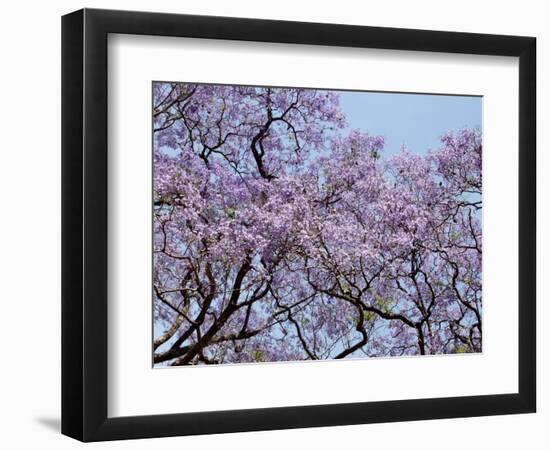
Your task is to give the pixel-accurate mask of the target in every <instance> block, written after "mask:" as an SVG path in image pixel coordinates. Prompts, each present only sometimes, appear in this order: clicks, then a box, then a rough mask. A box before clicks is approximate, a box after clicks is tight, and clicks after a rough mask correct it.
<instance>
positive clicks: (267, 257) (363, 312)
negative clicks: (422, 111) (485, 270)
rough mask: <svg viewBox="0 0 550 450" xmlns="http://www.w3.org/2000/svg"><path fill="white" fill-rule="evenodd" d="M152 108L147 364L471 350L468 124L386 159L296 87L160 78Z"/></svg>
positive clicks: (473, 193)
mask: <svg viewBox="0 0 550 450" xmlns="http://www.w3.org/2000/svg"><path fill="white" fill-rule="evenodd" d="M152 115H153V129H154V142H153V152H154V186H153V196H154V198H153V204H154V207H153V235H154V242H153V246H154V248H153V252H154V267H153V270H154V273H153V283H154V286H153V303H154V320H155V330H156V332H155V336H154V344H153V347H154V354H153V360H154V362H155V364H158V365H187V364H219V363H238V362H260V361H264V362H269V361H290V360H316V359H333V358H345V357H376V356H400V355H424V354H446V353H469V352H480V351H481V345H482V305H481V260H482V242H481V234H482V232H481V212H480V211H481V208H482V202H481V184H482V176H481V151H482V142H481V133H480V131H479V130H469V129H464V130H455V131H452V132H448V133H447V134H445V135H443V136H442V137H441V145H440V147H439V148H438V149H435V150H431V151H429V152H427V153H425V154H422V155H420V154H415V153H412V152H410V151H408V150H406V149H403V151H401V152H400V153H398V154H396V155H393V156H391V157H385V156H384V139H383V137H381V136H372V135H369V134H367V133H364V132H361V131H358V130H352V131H350V130H349V129H348V128H347V127H346V118H345V116H344V114H343V112H342V110H341V108H340V104H339V96H338V93H337V92H332V91H323V90H313V89H295V88H269V87H245V86H222V85H202V84H186V83H160V82H159V83H154V85H153V109H152ZM159 330H162V331H159Z"/></svg>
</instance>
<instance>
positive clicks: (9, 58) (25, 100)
mask: <svg viewBox="0 0 550 450" xmlns="http://www.w3.org/2000/svg"><path fill="white" fill-rule="evenodd" d="M545 3H546V2H543V1H536V0H523V1H521V2H520V1H517V0H516V1H503V0H501V1H484V2H480V1H476V0H473V1H472V0H462V1H461V2H441V1H437V0H434V1H431V0H430V1H422V0H416V1H410V0H400V1H391V0H388V1H385V2H383V1H371V2H368V1H363V2H358V1H353V0H339V1H338V2H334V1H332V2H329V1H325V0H323V1H321V0H316V1H305V0H304V1H302V2H301V3H300V2H298V1H297V0H278V1H276V2H261V1H249V2H247V1H245V0H232V1H230V2H229V1H223V0H201V1H200V2H196V1H193V2H185V1H182V0H180V1H168V0H157V1H155V2H152V1H149V2H147V1H144V0H132V1H130V0H112V1H111V2H107V1H95V0H88V1H87V2H84V3H81V2H74V1H73V2H69V1H57V2H55V3H52V2H38V1H34V2H32V1H25V0H20V1H18V2H5V4H4V5H3V8H2V14H1V16H0V33H1V39H0V46H1V52H0V61H1V68H0V77H1V83H0V92H1V96H0V116H1V117H0V130H1V131H2V134H3V137H2V145H1V147H0V152H1V153H0V158H1V163H0V184H1V189H0V195H1V205H2V214H1V215H0V228H1V232H0V236H1V238H0V239H1V243H0V282H1V286H2V288H1V297H0V298H1V300H2V303H3V308H2V310H1V313H0V318H1V326H0V342H1V347H0V348H1V349H2V353H3V355H2V358H1V364H2V369H1V371H0V415H1V417H0V429H1V430H2V431H1V432H0V444H1V446H2V447H4V448H9V449H12V448H13V449H16V448H37V447H40V448H56V449H57V448H59V449H66V448H76V447H78V446H80V445H82V444H79V443H78V442H76V441H73V440H71V439H69V438H66V437H64V436H61V435H60V434H59V417H60V406H59V405H60V286H61V283H60V210H61V208H60V195H61V184H60V16H61V15H62V14H65V13H67V12H70V11H72V10H75V9H79V8H81V7H83V6H87V7H95V8H115V9H137V10H145V11H147V10H155V11H163V12H177V13H190V14H210V15H224V16H243V17H258V18H266V19H287V20H305V21H318V22H336V23H352V24H358V25H376V26H393V27H407V28H422V29H439V30H449V31H471V32H483V33H500V34H519V35H530V36H536V37H537V38H538V85H539V89H538V94H539V96H538V124H539V132H538V149H539V162H538V164H539V169H538V173H539V197H538V211H539V227H538V228H539V258H538V277H539V285H538V287H539V309H538V317H539V320H538V322H539V327H538V329H539V345H538V361H539V363H538V369H539V370H538V374H539V397H538V398H539V407H538V410H539V412H538V413H537V414H535V415H532V414H531V415H522V416H503V417H485V418H471V419H459V420H439V421H426V422H410V423H400V424H380V425H363V426H351V427H334V428H319V429H304V430H291V431H288V430H287V431H277V432H261V433H240V434H233V435H215V436H198V437H185V438H170V439H162V440H141V441H128V442H118V443H101V444H95V445H94V448H111V447H113V448H121V449H122V448H151V447H152V446H162V447H163V448H181V447H195V448H197V447H200V448H201V449H204V450H206V449H210V448H220V447H221V448H223V449H224V450H230V449H233V448H235V449H237V448H238V449H247V448H266V449H279V448H285V447H286V448H300V447H301V446H305V447H306V448H321V449H324V448H327V449H328V448H334V447H346V446H349V447H360V448H377V447H379V448H380V447H384V448H398V447H405V448H407V449H410V450H414V449H421V448H422V449H423V450H426V449H431V448H434V449H435V448H438V449H439V448H444V449H445V450H452V449H463V448H473V449H483V448H499V449H508V448H510V449H512V448H518V447H525V448H533V449H539V448H540V449H543V448H548V446H549V445H550V432H549V431H548V430H549V425H548V424H549V423H550V388H549V387H548V383H547V382H546V383H545V379H548V378H549V376H550V367H549V364H550V355H549V353H548V345H549V344H550V328H548V327H546V328H543V325H544V323H545V321H544V320H543V319H542V318H543V317H546V316H547V315H548V314H550V307H549V306H548V304H547V303H545V302H544V297H545V296H546V295H548V293H549V291H550V289H549V288H548V286H547V285H544V284H543V282H542V280H543V278H544V277H545V275H546V276H548V275H549V273H548V268H549V267H548V264H549V263H548V260H546V261H543V256H544V255H545V250H550V236H549V235H548V234H546V236H545V235H543V233H542V231H543V229H545V228H546V229H548V227H549V225H550V217H549V215H548V208H545V207H544V206H543V201H544V199H545V198H548V197H549V196H550V195H549V194H550V192H549V189H550V181H548V180H543V174H544V172H543V171H546V172H548V170H550V157H549V156H548V153H545V152H543V151H542V149H543V148H544V144H545V142H550V131H549V128H547V127H545V123H546V122H547V119H546V115H545V114H544V108H545V106H548V105H550V98H549V93H548V92H549V91H548V88H549V87H550V79H549V77H548V74H549V72H550V29H549V28H548V20H547V18H548V16H549V13H550V11H546V10H545V9H546V5H545Z"/></svg>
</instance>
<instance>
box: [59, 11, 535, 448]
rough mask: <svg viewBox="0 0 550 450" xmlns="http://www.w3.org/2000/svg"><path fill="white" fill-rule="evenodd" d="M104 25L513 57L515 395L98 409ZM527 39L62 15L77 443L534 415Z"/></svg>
mask: <svg viewBox="0 0 550 450" xmlns="http://www.w3.org/2000/svg"><path fill="white" fill-rule="evenodd" d="M109 33H122V34H137V35H151V36H178V37H193V38H209V39H224V40H239V41H260V42H277V43H291V44H311V45H325V46H341V47H368V48H377V49H393V50H414V51H429V52H448V53H465V54H478V55H502V56H516V57H519V105H518V107H519V142H518V152H519V291H518V292H517V298H518V305H519V321H518V331H519V386H518V393H512V394H499V395H480V396H468V397H452V398H430V399H420V400H400V401H377V402H366V403H347V404H336V405H312V406H299V407H293V406H290V407H278V408H264V409H248V410H234V411H212V412H199V413H182V414H168V415H153V416H150V415H149V416H148V415H144V416H133V417H117V418H109V417H108V416H107V398H108V397H107V395H108V383H107V365H108V358H107V351H108V349H107V317H108V312H107V237H108V236H107V234H108V233H107V193H108V185H107V98H108V97H107V96H108V92H107V36H108V34H109ZM535 90H536V40H535V38H533V37H518V36H503V35H488V34H471V33H457V32H439V31H422V30H409V29H395V28H378V27H363V26H349V25H332V24H320V23H300V22H285V21H271V20H257V19H242V18H226V17H207V16H191V15H172V14H157V13H145V12H128V11H109V10H96V9H83V10H80V11H76V12H74V13H71V14H68V15H66V16H64V17H63V18H62V433H63V434H66V435H68V436H71V437H73V438H76V439H79V440H82V441H102V440H113V439H131V438H149V437H161V436H178V435H192V434H211V433H227V432H238V431H255V430H274V429H283V428H299V427H319V426H330V425H348V424H362V423H377V422H397V421H407V420H425V419H438V418H454V417H467V416H486V415H497V414H515V413H529V412H535V408H536V311H535V303H536V288H535V286H536V283H535V282H536V275H535V264H536V261H535V245H536V233H535V231H536V225H535V224H536V188H535V187H536V152H535V150H536V148H535V147H536V104H535V100H536V99H535Z"/></svg>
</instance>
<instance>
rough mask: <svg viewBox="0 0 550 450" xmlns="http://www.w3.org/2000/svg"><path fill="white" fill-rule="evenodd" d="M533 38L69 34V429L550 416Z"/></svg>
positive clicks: (133, 18)
mask: <svg viewBox="0 0 550 450" xmlns="http://www.w3.org/2000/svg"><path fill="white" fill-rule="evenodd" d="M535 45H536V41H535V38H533V37H517V36H496V35H486V34H469V33H458V32H440V31H424V30H407V29H391V28H376V27H360V26H350V25H333V24H319V23H299V22H283V21H267V20H256V19H242V18H225V17H205V16H188V15H170V14H156V13H143V12H127V11H124V12H123V11H107V10H89V9H84V10H80V11H77V12H74V13H72V14H68V15H66V16H64V17H63V20H62V109H63V113H62V123H63V130H62V147H63V148H62V165H63V167H62V176H63V193H62V197H63V198H62V205H63V213H62V214H63V218H62V226H63V230H62V242H63V248H62V260H63V264H62V271H63V273H62V278H63V280H62V286H63V298H62V327H63V329H62V378H63V379H62V432H63V433H64V434H66V435H68V436H71V437H73V438H76V439H79V440H82V441H101V440H113V439H131V438H147V437H161V436H177V435H190V434H210V433H226V432H237V431H254V430H273V429H282V428H299V427H318V426H330V425H347V424H361V423H375V422H395V421H406V420H425V419H437V418H453V417H466V416H481V415H496V414H515V413H529V412H535V404H536V378H535V374H536V361H535V354H536V342H535V336H536V328H535V327H536V320H535V319H536V316H535V300H536V289H535V231H536V227H535V219H536V210H535V205H536V202H535V200H536V198H535V173H536V170H535V169H536V156H535V147H536V142H535V137H536V107H535V90H536V77H535V73H536V71H535V61H536V46H535Z"/></svg>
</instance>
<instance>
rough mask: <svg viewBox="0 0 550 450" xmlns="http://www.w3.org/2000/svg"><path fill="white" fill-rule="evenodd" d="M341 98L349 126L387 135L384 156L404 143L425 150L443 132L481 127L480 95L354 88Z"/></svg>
mask: <svg viewBox="0 0 550 450" xmlns="http://www.w3.org/2000/svg"><path fill="white" fill-rule="evenodd" d="M340 99H341V107H342V110H343V112H344V113H345V114H346V117H347V119H348V123H349V127H350V128H358V129H360V130H361V131H366V132H368V133H369V134H373V135H382V136H384V137H385V138H386V145H385V148H384V154H385V155H386V156H388V155H391V154H393V153H395V152H398V151H399V150H400V149H401V146H402V145H403V144H404V145H405V146H406V147H408V148H409V149H410V150H411V151H412V152H415V153H426V152H427V151H428V150H429V149H430V148H437V147H438V145H439V139H438V138H439V136H441V135H442V134H443V133H445V132H446V131H449V130H455V129H459V128H464V127H468V128H472V127H479V128H481V127H482V98H481V97H468V96H454V95H431V94H401V93H390V92H357V91H355V92H341V97H340Z"/></svg>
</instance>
